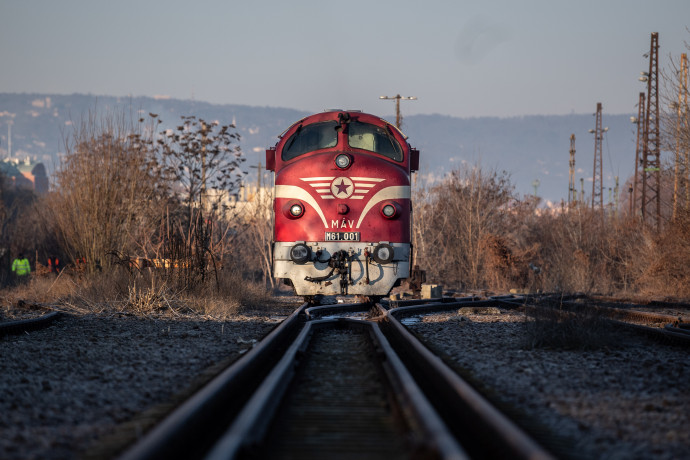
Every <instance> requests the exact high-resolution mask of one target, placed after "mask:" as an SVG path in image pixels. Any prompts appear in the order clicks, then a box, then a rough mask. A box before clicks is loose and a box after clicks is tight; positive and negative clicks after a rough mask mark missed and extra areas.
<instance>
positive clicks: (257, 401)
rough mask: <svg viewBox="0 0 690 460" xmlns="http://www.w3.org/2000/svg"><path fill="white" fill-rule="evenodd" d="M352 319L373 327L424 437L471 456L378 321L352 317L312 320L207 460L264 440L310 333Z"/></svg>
mask: <svg viewBox="0 0 690 460" xmlns="http://www.w3.org/2000/svg"><path fill="white" fill-rule="evenodd" d="M343 322H346V323H349V324H351V325H352V326H353V327H369V328H371V333H372V337H373V338H374V339H375V345H376V346H377V347H378V348H379V350H380V351H381V353H382V354H383V356H384V357H385V363H386V365H387V366H386V369H387V370H388V371H389V377H390V378H392V379H393V380H395V382H396V384H397V385H396V386H397V387H398V388H400V389H401V391H402V394H403V399H404V401H406V402H407V404H406V406H407V407H408V409H410V410H411V411H412V412H413V413H414V415H415V416H416V422H417V423H416V424H417V426H419V427H421V429H422V430H423V431H424V435H425V436H424V439H425V440H426V442H427V443H428V444H429V446H430V449H431V450H432V451H434V452H436V453H437V454H438V456H439V457H440V458H444V459H465V458H468V457H467V455H466V454H465V452H464V450H463V449H462V448H461V447H460V446H459V445H458V443H457V441H456V440H455V438H454V437H453V436H452V435H451V434H450V433H449V432H448V430H447V429H446V427H445V424H444V423H443V422H442V421H441V419H440V418H439V417H438V415H437V413H436V412H435V410H434V409H433V408H432V406H431V405H430V404H429V402H428V400H427V399H426V397H425V396H424V394H423V393H422V392H421V390H420V389H419V387H418V386H417V384H416V383H415V380H414V379H413V378H412V376H411V375H410V374H409V372H408V371H407V369H406V368H405V366H404V365H403V363H402V361H401V360H400V359H399V357H398V356H397V354H396V353H395V351H394V350H393V348H392V347H391V345H390V344H389V343H388V340H387V339H386V338H385V336H384V335H383V334H382V333H381V330H380V329H379V327H378V325H377V324H376V323H373V322H363V321H357V320H351V319H343V318H341V319H337V320H316V321H310V322H308V323H307V324H306V325H305V326H304V328H303V330H302V331H301V332H300V334H299V337H298V339H297V340H296V341H295V342H294V343H293V344H292V345H291V346H290V349H289V350H288V351H287V352H286V353H285V355H284V356H283V358H282V359H281V361H280V363H279V364H278V365H277V366H276V367H275V368H274V369H273V371H272V372H271V374H270V375H269V377H268V378H267V379H266V380H264V382H263V383H262V384H261V386H260V387H259V388H258V389H257V391H256V393H255V394H254V396H253V397H252V398H251V400H250V401H249V403H248V404H247V405H246V406H245V408H244V409H243V411H242V413H241V414H240V415H239V416H238V417H237V419H236V420H235V422H234V423H233V424H232V426H231V427H230V429H229V430H228V431H227V432H226V433H225V435H224V436H223V437H222V438H221V440H220V441H219V442H218V443H217V444H216V446H215V447H214V449H213V450H212V451H211V452H210V453H209V454H208V456H206V459H207V460H226V459H232V458H236V457H237V456H238V455H239V453H240V452H241V450H242V448H244V447H246V446H250V445H252V444H255V443H258V442H260V440H261V439H262V438H263V437H264V435H265V432H266V429H267V426H268V422H269V421H270V419H271V418H272V416H273V414H274V413H275V411H276V410H277V407H278V405H279V403H280V401H281V397H282V396H283V394H284V393H285V391H286V389H287V388H288V386H289V384H290V381H291V378H292V376H293V375H294V369H295V360H296V358H297V355H298V353H299V352H300V351H304V350H305V349H306V347H307V345H308V340H309V337H310V335H311V333H312V331H313V329H314V328H316V327H323V326H326V325H334V324H336V323H341V324H342V323H343Z"/></svg>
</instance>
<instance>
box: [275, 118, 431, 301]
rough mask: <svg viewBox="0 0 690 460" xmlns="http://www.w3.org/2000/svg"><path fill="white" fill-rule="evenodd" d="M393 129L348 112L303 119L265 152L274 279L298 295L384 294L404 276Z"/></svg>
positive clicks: (412, 161)
mask: <svg viewBox="0 0 690 460" xmlns="http://www.w3.org/2000/svg"><path fill="white" fill-rule="evenodd" d="M418 163H419V154H418V152H417V151H416V150H414V149H411V148H410V146H409V145H408V143H407V141H406V139H405V136H404V135H403V134H402V133H401V132H400V131H399V130H398V129H397V128H395V127H394V126H393V125H391V124H390V123H388V122H386V121H385V120H383V119H381V118H378V117H376V116H373V115H368V114H365V113H361V112H355V111H329V112H324V113H321V114H316V115H312V116H309V117H306V118H304V119H302V120H300V121H299V122H297V123H295V124H294V125H292V126H291V127H290V128H288V130H287V131H286V132H285V133H284V134H283V135H282V136H281V138H280V141H279V142H278V143H277V144H276V147H275V148H274V149H269V150H267V151H266V164H267V169H269V170H272V171H275V173H276V174H275V200H274V203H273V207H274V214H275V228H274V248H273V249H274V251H273V257H274V259H273V275H274V276H275V277H276V278H282V279H284V280H286V282H287V283H288V284H291V285H292V286H293V287H294V290H295V293H296V294H297V295H300V296H314V295H334V294H342V295H346V294H352V295H363V296H383V295H387V294H388V293H389V292H390V290H391V289H392V288H393V287H394V286H395V285H396V283H398V281H399V280H401V279H404V278H407V277H408V276H409V271H410V256H411V247H410V233H411V224H412V207H411V201H410V172H411V171H414V170H416V169H417V166H418Z"/></svg>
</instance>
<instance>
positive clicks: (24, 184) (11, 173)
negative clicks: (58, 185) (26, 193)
mask: <svg viewBox="0 0 690 460" xmlns="http://www.w3.org/2000/svg"><path fill="white" fill-rule="evenodd" d="M0 173H2V174H3V175H4V176H5V177H6V178H7V182H6V183H5V186H8V187H14V188H19V189H28V190H33V191H34V192H35V193H36V194H37V195H43V194H45V193H48V188H49V182H48V175H47V173H46V168H45V166H44V165H43V163H41V162H40V161H36V160H34V159H31V158H30V157H26V158H25V159H24V160H19V159H17V158H6V159H5V160H3V161H0Z"/></svg>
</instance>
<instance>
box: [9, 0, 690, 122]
mask: <svg viewBox="0 0 690 460" xmlns="http://www.w3.org/2000/svg"><path fill="white" fill-rule="evenodd" d="M689 25H690V0H596V1H590V0H585V1H582V0H522V1H516V0H495V1H491V0H485V1H476V0H475V1H451V0H448V1H445V0H425V1H421V0H415V1H407V0H393V1H376V0H364V1H359V0H349V1H346V2H341V1H326V0H313V1H312V0H310V1H299V0H293V1H261V0H243V1H229V0H217V1H203V0H202V1H184V2H183V1H176V0H165V1H146V0H137V1H131V0H125V1H123V0H119V1H100V0H88V1H87V0H83V1H80V0H60V1H56V0H0V69H1V70H0V92H37V93H59V94H72V93H84V94H88V93H90V94H94V95H109V96H126V95H132V96H155V95H167V96H170V97H173V98H179V99H195V100H199V101H206V102H211V103H216V104H247V105H257V106H272V107H289V108H295V109H301V110H307V111H314V112H318V111H321V110H323V109H327V108H350V109H362V110H365V111H368V112H372V113H376V114H379V115H388V114H391V113H393V111H394V102H393V101H381V100H379V99H378V98H379V96H381V95H387V96H394V95H395V94H397V93H399V94H401V95H403V96H416V97H418V98H419V99H418V100H416V101H404V102H402V104H401V106H402V110H403V114H407V115H410V114H418V113H440V114H446V115H453V116H461V117H474V116H501V117H505V116H514V115H533V114H568V113H571V112H575V113H591V112H594V111H595V109H596V103H597V102H602V103H603V107H604V112H605V113H632V112H636V109H635V108H634V106H635V104H636V103H637V100H638V94H639V92H640V91H643V90H644V87H643V85H642V83H640V82H638V80H637V79H638V77H639V72H640V71H642V70H645V69H646V68H647V66H648V61H647V60H646V59H645V58H644V57H643V56H642V55H643V54H644V53H646V52H647V51H648V50H649V46H650V33H651V32H659V44H660V45H661V48H660V53H659V54H660V58H661V62H660V65H661V66H662V67H663V66H665V65H666V64H667V63H668V59H669V54H671V55H673V56H674V57H675V58H677V57H678V56H679V55H680V53H681V52H684V51H686V45H685V42H690V32H688V30H687V27H688V26H689ZM1 110H2V108H0V111H1Z"/></svg>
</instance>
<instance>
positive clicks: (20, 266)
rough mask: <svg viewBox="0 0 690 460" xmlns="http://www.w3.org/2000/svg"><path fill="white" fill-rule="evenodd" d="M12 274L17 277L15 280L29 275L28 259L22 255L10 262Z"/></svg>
mask: <svg viewBox="0 0 690 460" xmlns="http://www.w3.org/2000/svg"><path fill="white" fill-rule="evenodd" d="M12 273H14V274H15V275H17V278H19V279H23V278H25V277H28V276H29V275H30V274H31V265H30V264H29V259H27V258H26V257H24V254H21V253H20V254H19V257H17V258H16V259H14V262H12Z"/></svg>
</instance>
